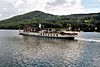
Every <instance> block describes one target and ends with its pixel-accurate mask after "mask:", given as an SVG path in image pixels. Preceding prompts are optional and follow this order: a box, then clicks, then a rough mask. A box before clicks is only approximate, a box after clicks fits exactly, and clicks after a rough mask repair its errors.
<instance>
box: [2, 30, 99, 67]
mask: <svg viewBox="0 0 100 67" xmlns="http://www.w3.org/2000/svg"><path fill="white" fill-rule="evenodd" d="M18 33H19V31H18V30H0V67H100V33H96V32H81V33H80V34H79V36H78V37H77V38H75V40H65V39H52V38H39V37H31V36H22V35H19V34H18Z"/></svg>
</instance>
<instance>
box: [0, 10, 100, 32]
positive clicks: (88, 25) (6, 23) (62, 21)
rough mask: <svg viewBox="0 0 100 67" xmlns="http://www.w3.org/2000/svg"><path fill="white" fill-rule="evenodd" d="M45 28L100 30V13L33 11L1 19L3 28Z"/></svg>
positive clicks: (0, 26)
mask: <svg viewBox="0 0 100 67" xmlns="http://www.w3.org/2000/svg"><path fill="white" fill-rule="evenodd" d="M39 23H41V24H42V25H43V26H42V27H45V28H48V27H50V28H51V27H53V28H67V29H68V28H69V27H70V28H71V30H82V31H100V13H90V14H72V15H62V16H59V15H52V14H48V13H44V12H41V11H33V12H29V13H26V14H22V15H18V16H14V17H12V18H8V19H5V20H2V21H0V28H1V29H19V28H23V27H24V26H26V25H30V26H34V27H37V26H38V24H39Z"/></svg>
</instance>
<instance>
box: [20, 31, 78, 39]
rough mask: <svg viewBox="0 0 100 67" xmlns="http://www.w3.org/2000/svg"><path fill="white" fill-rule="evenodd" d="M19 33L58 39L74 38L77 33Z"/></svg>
mask: <svg viewBox="0 0 100 67" xmlns="http://www.w3.org/2000/svg"><path fill="white" fill-rule="evenodd" d="M19 34H20V35H29V36H36V37H47V38H60V39H74V38H75V37H76V36H77V35H61V34H51V33H43V34H41V33H36V32H35V33H34V32H19Z"/></svg>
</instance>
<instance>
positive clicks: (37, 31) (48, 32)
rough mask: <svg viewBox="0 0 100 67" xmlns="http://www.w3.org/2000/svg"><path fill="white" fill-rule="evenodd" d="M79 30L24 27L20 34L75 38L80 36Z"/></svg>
mask: <svg viewBox="0 0 100 67" xmlns="http://www.w3.org/2000/svg"><path fill="white" fill-rule="evenodd" d="M78 33H79V32H76V31H66V30H56V29H54V28H53V29H52V28H49V29H41V28H32V27H28V28H24V29H23V31H20V32H19V34H20V35H29V36H35V37H47V38H60V39H74V38H75V37H76V36H78Z"/></svg>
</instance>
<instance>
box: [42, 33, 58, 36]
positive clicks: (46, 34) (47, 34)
mask: <svg viewBox="0 0 100 67" xmlns="http://www.w3.org/2000/svg"><path fill="white" fill-rule="evenodd" d="M41 35H45V36H58V34H49V33H41Z"/></svg>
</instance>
